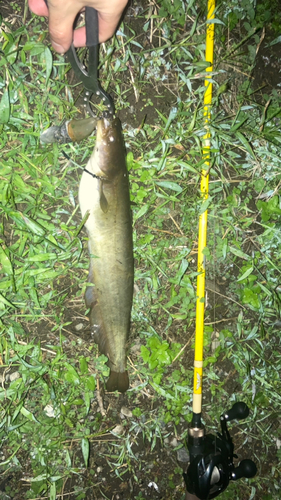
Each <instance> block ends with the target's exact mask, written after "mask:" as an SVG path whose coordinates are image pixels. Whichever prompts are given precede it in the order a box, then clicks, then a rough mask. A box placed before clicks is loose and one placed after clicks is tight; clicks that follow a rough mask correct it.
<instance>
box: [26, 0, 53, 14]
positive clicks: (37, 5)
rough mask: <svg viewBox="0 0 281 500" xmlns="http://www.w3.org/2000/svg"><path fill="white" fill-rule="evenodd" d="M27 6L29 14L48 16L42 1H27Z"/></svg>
mask: <svg viewBox="0 0 281 500" xmlns="http://www.w3.org/2000/svg"><path fill="white" fill-rule="evenodd" d="M28 6H29V8H30V10H31V12H34V14H36V15H37V16H48V14H49V11H48V7H47V5H46V4H45V2H44V0H28Z"/></svg>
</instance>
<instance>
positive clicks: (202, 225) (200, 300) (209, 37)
mask: <svg viewBox="0 0 281 500" xmlns="http://www.w3.org/2000/svg"><path fill="white" fill-rule="evenodd" d="M214 12H215V0H208V14H207V32H206V61H207V62H210V66H209V67H208V68H207V69H206V71H207V72H210V71H213V57H214V28H215V25H214V23H208V21H210V20H212V19H214V17H215V14H214ZM210 78H211V77H210V76H208V75H207V76H206V79H205V87H206V90H205V94H204V116H205V129H206V134H205V135H204V137H203V157H204V160H205V161H204V167H203V169H202V172H201V186H200V189H201V195H202V202H204V201H205V200H207V198H208V196H209V166H210V132H209V122H210V119H211V104H212V90H213V85H212V82H211V81H210ZM207 216H208V213H207V210H206V211H205V212H204V213H203V214H201V215H200V217H199V233H198V264H197V271H198V276H197V302H196V330H195V355H194V383H193V384H194V385H193V406H192V411H193V413H201V410H202V377H203V340H204V310H205V258H204V253H203V251H204V248H205V247H206V244H207Z"/></svg>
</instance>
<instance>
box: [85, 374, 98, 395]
mask: <svg viewBox="0 0 281 500" xmlns="http://www.w3.org/2000/svg"><path fill="white" fill-rule="evenodd" d="M86 387H87V389H89V390H90V391H94V390H95V388H96V381H95V379H94V377H93V375H90V377H88V378H87V382H86Z"/></svg>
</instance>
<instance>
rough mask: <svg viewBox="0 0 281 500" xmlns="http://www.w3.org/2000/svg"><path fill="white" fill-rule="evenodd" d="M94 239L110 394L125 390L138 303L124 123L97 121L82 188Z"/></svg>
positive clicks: (98, 336)
mask: <svg viewBox="0 0 281 500" xmlns="http://www.w3.org/2000/svg"><path fill="white" fill-rule="evenodd" d="M79 204H80V209H81V212H82V217H84V215H85V214H86V213H87V211H88V212H89V216H88V219H87V221H86V223H85V226H86V229H87V233H88V238H89V243H88V245H89V253H90V269H89V279H88V282H89V283H93V285H94V286H88V287H87V289H86V293H85V302H86V306H87V307H88V308H90V324H91V329H92V332H93V334H94V339H95V341H96V342H97V343H98V345H99V350H100V352H101V353H103V354H105V355H106V356H107V357H108V364H109V367H110V370H111V371H110V376H109V379H108V381H107V384H106V387H107V390H109V391H114V390H118V391H120V392H125V391H126V390H127V389H128V387H129V378H128V373H127V371H126V344H127V340H128V335H129V328H130V315H131V307H132V299H133V244H132V221H131V210H130V196H129V183H128V173H127V168H126V160H125V149H124V142H123V136H122V129H121V124H120V121H119V120H118V119H117V118H114V119H112V118H111V119H106V118H103V119H101V120H99V121H98V123H97V140H96V145H95V149H94V152H93V154H92V156H91V158H90V159H89V161H88V164H87V166H86V168H85V170H84V172H83V175H82V178H81V182H80V186H79Z"/></svg>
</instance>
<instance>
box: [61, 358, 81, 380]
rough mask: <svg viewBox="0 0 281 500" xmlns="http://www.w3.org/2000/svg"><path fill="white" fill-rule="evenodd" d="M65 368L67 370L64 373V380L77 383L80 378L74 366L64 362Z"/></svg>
mask: <svg viewBox="0 0 281 500" xmlns="http://www.w3.org/2000/svg"><path fill="white" fill-rule="evenodd" d="M65 368H66V369H67V372H66V373H65V374H64V378H65V380H66V381H67V382H70V383H72V384H79V382H80V378H79V375H78V373H77V371H76V370H75V368H74V367H73V366H72V365H70V364H69V363H65Z"/></svg>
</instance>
